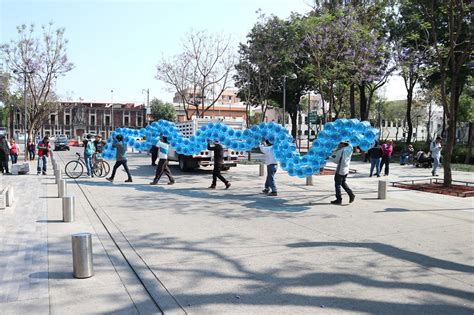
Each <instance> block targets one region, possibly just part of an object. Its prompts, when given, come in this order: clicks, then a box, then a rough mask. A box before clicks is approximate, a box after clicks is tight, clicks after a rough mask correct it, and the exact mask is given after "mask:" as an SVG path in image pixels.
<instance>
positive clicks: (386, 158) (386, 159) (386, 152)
mask: <svg viewBox="0 0 474 315" xmlns="http://www.w3.org/2000/svg"><path fill="white" fill-rule="evenodd" d="M382 152H383V154H382V163H380V170H382V168H383V167H384V165H385V170H384V176H388V175H389V172H390V158H391V157H392V152H393V141H392V140H388V141H387V142H385V143H384V144H382Z"/></svg>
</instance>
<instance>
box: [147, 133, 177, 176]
mask: <svg viewBox="0 0 474 315" xmlns="http://www.w3.org/2000/svg"><path fill="white" fill-rule="evenodd" d="M155 146H156V147H157V148H158V158H159V161H158V166H157V167H156V173H155V179H153V181H152V182H151V183H150V185H157V184H158V181H159V180H160V178H161V175H163V173H164V174H165V175H166V176H168V179H169V182H168V185H173V184H174V178H173V176H172V175H171V171H170V168H169V167H168V150H169V144H168V140H167V139H166V137H163V140H162V141H160V140H159V139H158V141H157V142H156V145H155Z"/></svg>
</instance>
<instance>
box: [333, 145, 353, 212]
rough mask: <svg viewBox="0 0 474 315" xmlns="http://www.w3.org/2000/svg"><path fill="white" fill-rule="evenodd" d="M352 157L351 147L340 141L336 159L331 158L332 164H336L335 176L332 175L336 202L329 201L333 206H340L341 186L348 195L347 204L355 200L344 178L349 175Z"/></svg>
mask: <svg viewBox="0 0 474 315" xmlns="http://www.w3.org/2000/svg"><path fill="white" fill-rule="evenodd" d="M351 157H352V146H351V145H349V143H348V142H347V141H341V142H340V143H339V145H338V146H337V149H336V157H335V158H331V160H332V161H333V162H334V163H337V168H336V174H335V175H334V183H335V186H336V200H333V201H331V203H332V204H333V205H340V204H342V195H341V186H342V188H344V190H345V191H346V193H347V194H348V195H349V203H352V202H353V201H354V199H355V195H354V193H353V192H352V190H351V189H350V188H349V186H347V183H346V177H347V174H349V165H350V163H351Z"/></svg>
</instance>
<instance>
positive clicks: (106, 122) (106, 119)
mask: <svg viewBox="0 0 474 315" xmlns="http://www.w3.org/2000/svg"><path fill="white" fill-rule="evenodd" d="M105 125H106V126H110V116H109V115H106V116H105Z"/></svg>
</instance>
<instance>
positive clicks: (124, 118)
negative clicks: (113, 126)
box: [123, 116, 130, 126]
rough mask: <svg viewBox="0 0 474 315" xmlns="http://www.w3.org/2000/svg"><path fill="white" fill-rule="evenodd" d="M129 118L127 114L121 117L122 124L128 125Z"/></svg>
mask: <svg viewBox="0 0 474 315" xmlns="http://www.w3.org/2000/svg"><path fill="white" fill-rule="evenodd" d="M129 120H130V118H129V117H128V116H124V117H123V124H124V126H128V125H129V124H130V122H129Z"/></svg>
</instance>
